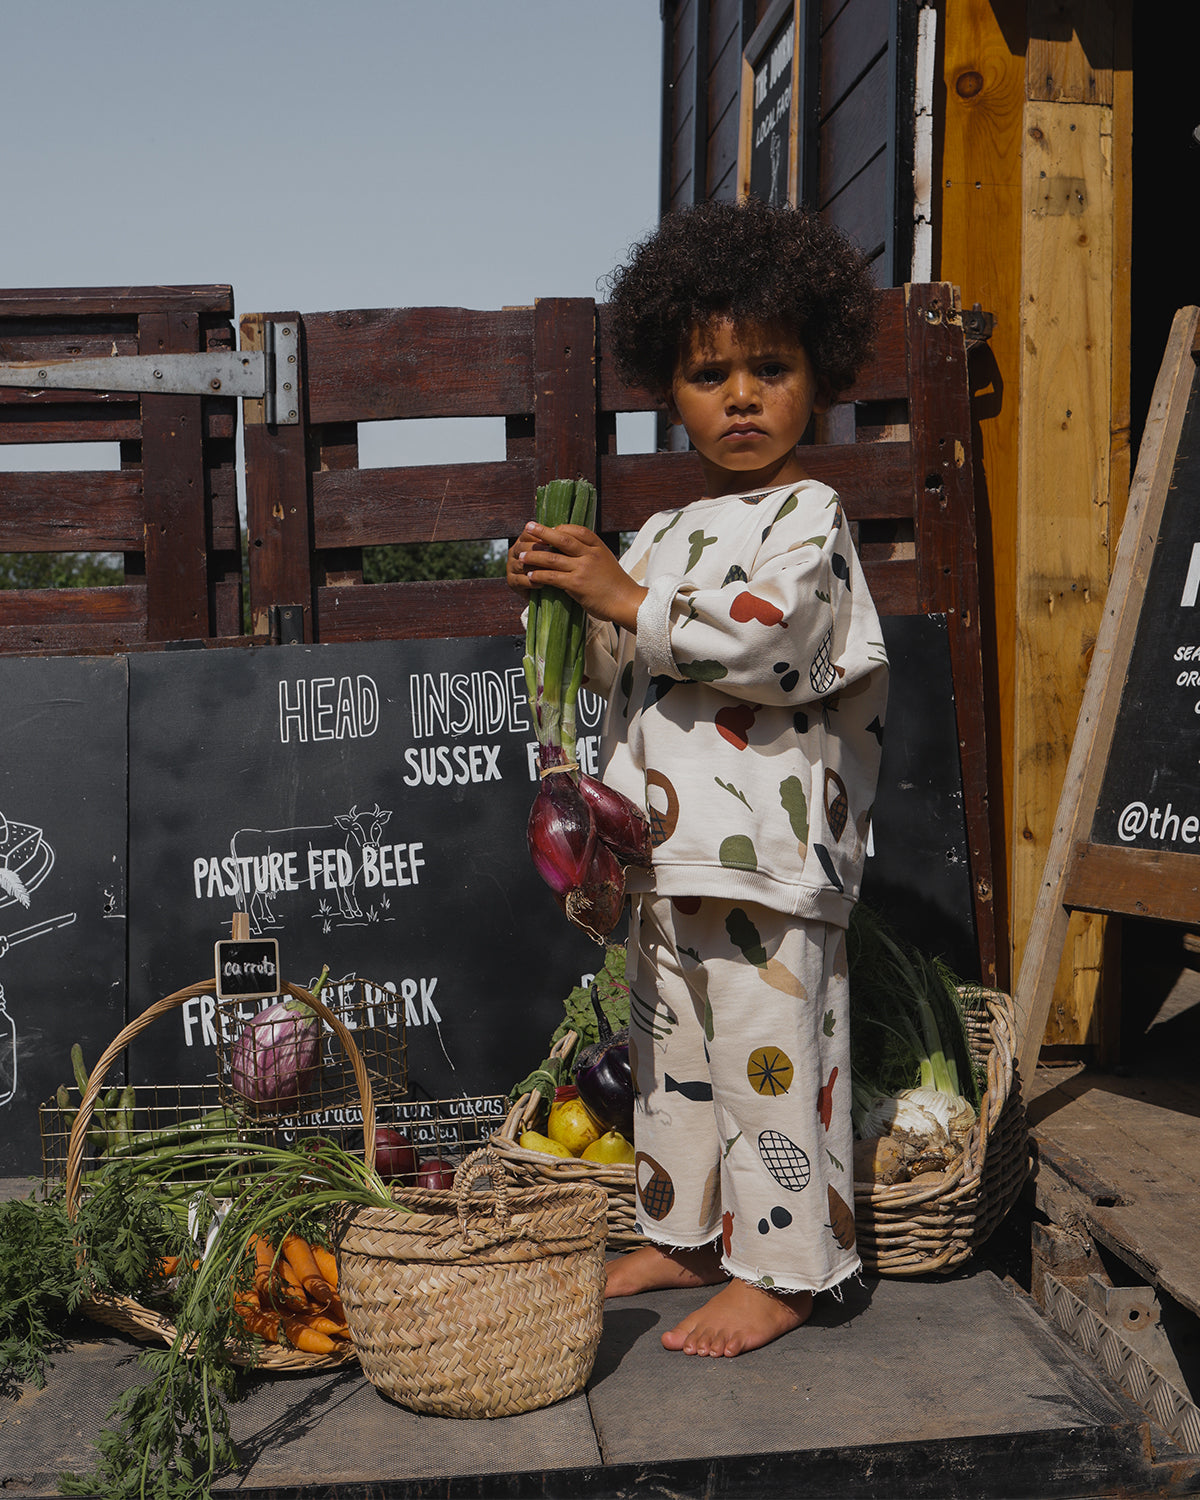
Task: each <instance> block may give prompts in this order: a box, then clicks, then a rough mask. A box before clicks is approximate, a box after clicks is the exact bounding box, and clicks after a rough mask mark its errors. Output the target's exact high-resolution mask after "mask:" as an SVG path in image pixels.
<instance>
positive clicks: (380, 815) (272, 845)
mask: <svg viewBox="0 0 1200 1500" xmlns="http://www.w3.org/2000/svg"><path fill="white" fill-rule="evenodd" d="M391 816H392V813H391V809H390V808H382V807H380V806H379V803H378V802H376V804H375V806H374V807H373V808H371V810H370V811H363V812H360V811H359V810H358V804H357V803H355V805H354V806H353V807H352V808H351V809H350V811H349V812H347V813H338V814H337V815H336V816H335V817H334V819H333V821H332V822H331V823H311V824H305V825H304V826H301V827H293V828H239V829H238V830H237V831H236V832H235V833H234V834H233V835H232V837H231V838H230V840H229V852H230V854H231V855H232V856H233V867H234V870H235V871H236V883H237V892H236V899H237V901H238V904H239V907H240V909H241V910H242V911H245V912H246V913H248V915H249V917H250V932H251V934H252V935H253V936H255V937H257V936H259V935H261V934H262V933H263V932H264V931H267V930H269V929H273V928H280V927H282V926H283V923H282V922H281V921H280V919H279V917H278V916H277V915H276V912H275V905H274V900H275V898H276V897H277V896H278V895H279V894H280V892H282V891H284V890H286V889H287V887H286V884H285V878H284V861H285V859H286V856H287V855H288V854H295V855H296V856H297V858H296V861H295V866H296V873H297V875H298V877H299V879H300V881H301V882H302V883H303V884H307V881H308V863H307V860H308V851H309V850H310V849H327V848H330V847H340V848H342V849H343V850H344V851H345V853H346V855H347V856H348V858H349V865H350V872H351V873H350V878H349V880H348V881H344V880H339V881H338V882H337V884H336V885H335V886H334V887H333V889H332V891H331V892H330V894H331V895H333V896H334V897H335V899H336V901H337V907H338V911H337V918H338V920H339V921H340V922H343V923H344V922H355V921H361V920H362V908H361V907H360V906H359V903H358V890H357V888H358V880H359V876H360V875H361V873H362V865H363V850H364V849H372V850H378V848H379V839H380V835H381V834H382V832H383V830H384V827H385V826H386V824H387V822H388V820H389V819H390V818H391ZM247 862H248V863H247Z"/></svg>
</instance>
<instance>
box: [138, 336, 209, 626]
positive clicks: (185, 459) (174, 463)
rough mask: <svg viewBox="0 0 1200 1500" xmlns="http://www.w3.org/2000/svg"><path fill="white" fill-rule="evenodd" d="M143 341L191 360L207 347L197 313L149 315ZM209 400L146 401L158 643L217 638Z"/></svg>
mask: <svg viewBox="0 0 1200 1500" xmlns="http://www.w3.org/2000/svg"><path fill="white" fill-rule="evenodd" d="M138 335H139V337H138V343H139V347H140V352H141V353H143V354H187V353H191V352H193V351H195V350H196V349H197V348H198V347H199V343H200V329H199V323H198V319H197V316H196V314H195V313H193V312H190V311H184V312H178V311H170V312H163V313H159V312H154V313H143V314H142V316H141V317H140V318H139V320H138ZM201 401H202V398H201V397H200V396H183V395H177V394H175V393H171V392H163V393H162V394H159V393H156V392H151V393H149V394H147V395H144V396H143V397H142V485H143V502H144V516H145V539H144V541H143V544H142V545H143V550H144V551H145V555H146V632H147V635H148V636H149V638H150V639H151V640H158V641H175V640H197V639H202V638H203V637H205V636H208V635H211V634H212V622H211V620H210V619H209V607H208V555H207V549H208V537H207V528H206V526H205V514H204V512H205V475H204V433H203V429H202V426H201ZM131 550H133V549H131Z"/></svg>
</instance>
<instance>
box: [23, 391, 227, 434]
mask: <svg viewBox="0 0 1200 1500" xmlns="http://www.w3.org/2000/svg"><path fill="white" fill-rule="evenodd" d="M13 394H14V395H15V396H17V397H18V398H19V399H17V400H14V401H12V402H6V401H4V400H2V399H0V445H3V444H5V443H120V442H124V441H126V440H128V439H137V438H139V437H140V436H141V431H142V413H141V405H140V403H139V401H138V399H137V398H136V397H135V398H134V400H133V401H132V402H131V401H130V399H129V393H128V392H127V391H123V392H121V393H120V395H119V397H118V395H117V393H116V392H112V393H111V394H106V395H99V396H98V397H97V399H96V401H95V402H93V401H91V400H89V399H88V397H89V394H90V393H88V392H79V393H78V394H77V395H75V396H70V397H69V399H68V400H66V401H62V402H60V401H51V400H49V399H47V400H46V401H44V402H42V401H37V400H33V399H31V398H29V397H27V396H25V395H24V393H23V392H13ZM57 394H59V395H62V394H64V393H62V392H58V393H57ZM47 395H49V393H47ZM225 405H226V404H225V403H220V404H218V403H217V402H214V401H205V403H204V413H203V417H202V421H203V424H204V426H203V430H204V437H205V440H206V441H207V440H210V439H216V438H228V439H233V438H234V437H236V436H237V418H236V416H235V415H234V413H233V412H232V411H229V410H226V409H225Z"/></svg>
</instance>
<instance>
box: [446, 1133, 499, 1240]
mask: <svg viewBox="0 0 1200 1500" xmlns="http://www.w3.org/2000/svg"><path fill="white" fill-rule="evenodd" d="M480 1177H490V1178H491V1181H492V1194H493V1197H494V1199H495V1203H494V1205H493V1208H492V1212H493V1213H494V1215H495V1218H496V1223H497V1226H498V1227H499V1229H500V1231H501V1232H502V1233H503V1231H504V1230H505V1229H507V1228H508V1177H507V1174H506V1173H505V1171H504V1163H503V1162H502V1161H501V1160H500V1158H499V1156H497V1154H496V1153H495V1152H494V1151H493V1150H492V1148H491V1147H490V1146H480V1147H479V1148H478V1150H475V1151H472V1152H471V1154H470V1156H467V1157H465V1158H464V1159H463V1162H462V1164H461V1166H460V1167H459V1169H458V1171H457V1172H455V1174H454V1197H455V1206H456V1208H457V1209H458V1230H459V1233H460V1234H461V1235H462V1237H463V1240H464V1241H469V1240H470V1239H471V1238H472V1237H473V1235H474V1234H475V1231H474V1230H472V1229H471V1228H470V1226H469V1225H468V1223H467V1210H468V1202H469V1199H470V1198H471V1197H472V1189H473V1187H474V1186H475V1182H476V1180H477V1179H478V1178H480Z"/></svg>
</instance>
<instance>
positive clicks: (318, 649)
mask: <svg viewBox="0 0 1200 1500" xmlns="http://www.w3.org/2000/svg"><path fill="white" fill-rule="evenodd" d="M522 649H523V646H522V642H521V641H520V640H518V639H517V638H516V637H512V638H503V637H501V638H488V637H481V638H477V639H470V640H419V641H395V642H389V641H383V642H367V643H362V644H354V645H341V644H326V645H315V646H300V645H296V646H275V647H262V648H260V649H253V650H243V651H210V652H167V653H161V654H155V655H150V654H145V655H136V656H132V657H131V658H130V660H129V696H130V706H129V715H130V767H129V786H130V871H129V882H130V928H129V950H130V952H129V957H130V1002H129V1003H130V1011H131V1013H133V1014H136V1013H138V1012H139V1011H140V1010H142V1009H144V1008H145V1007H146V1006H147V1005H148V1004H150V1003H151V1002H152V1001H154V1000H156V999H158V998H159V997H160V996H162V995H167V994H172V993H174V992H175V991H177V990H179V989H180V988H182V987H184V986H186V985H187V984H189V983H193V982H196V981H199V980H202V979H203V978H204V977H205V976H206V975H208V976H211V974H212V955H213V944H214V942H215V941H216V940H217V939H219V938H223V937H225V936H226V935H227V934H228V933H229V924H230V918H231V914H232V913H233V912H234V911H235V910H236V911H245V912H246V914H247V917H248V926H249V938H250V940H251V941H252V942H254V941H259V940H262V939H270V938H274V939H277V940H278V941H279V943H280V949H281V952H282V955H283V959H282V962H283V973H282V976H281V977H282V978H283V980H285V981H287V982H289V983H292V984H296V985H300V986H303V987H304V988H311V987H312V985H313V984H314V983H315V982H316V980H317V977H318V976H319V974H320V972H321V969H322V968H323V967H324V966H325V965H328V968H329V977H328V980H327V981H326V986H325V988H324V990H323V991H322V999H323V1000H324V1001H325V1003H326V1004H327V1005H328V1006H330V1007H331V1008H332V1009H334V1010H335V1012H336V1011H338V1010H339V1003H340V997H341V996H342V995H346V996H348V997H351V998H352V997H353V992H354V988H355V987H354V985H353V983H352V981H353V980H354V978H355V977H356V976H357V977H358V978H361V979H365V980H369V981H371V982H372V983H373V984H375V985H377V986H379V987H380V988H381V989H382V990H384V991H388V992H391V993H393V994H394V995H395V997H396V1004H395V1007H394V1010H393V1013H394V1014H395V1016H396V1017H397V1018H398V1023H399V1018H402V1020H403V1024H404V1028H405V1036H406V1045H407V1064H408V1078H409V1091H410V1093H411V1094H412V1095H413V1096H414V1097H416V1098H427V1099H444V1098H453V1097H462V1096H475V1095H483V1094H493V1093H497V1092H507V1091H508V1090H509V1089H510V1088H511V1087H512V1086H513V1085H514V1084H515V1083H517V1082H518V1081H519V1080H520V1079H522V1078H524V1077H525V1076H526V1074H527V1073H529V1072H530V1071H531V1070H532V1068H534V1067H535V1066H536V1065H537V1064H538V1063H539V1062H540V1061H541V1060H542V1057H543V1056H544V1055H545V1049H546V1047H547V1046H548V1043H549V1038H550V1035H551V1033H552V1032H553V1030H554V1028H555V1027H556V1026H557V1025H558V1023H559V1021H560V1020H561V1019H562V1014H563V1011H562V1002H563V999H564V997H565V996H566V995H567V993H568V992H569V991H570V990H571V989H572V988H573V987H574V986H575V985H577V984H578V983H579V982H580V980H581V979H582V977H583V976H584V975H585V974H591V973H594V972H595V971H596V969H598V968H599V966H600V964H601V962H602V961H603V949H602V948H601V947H600V945H599V944H597V943H595V942H593V941H592V940H591V939H590V938H588V937H587V936H586V935H584V934H583V933H581V932H579V931H578V929H576V928H574V927H572V926H571V925H570V924H569V923H568V922H567V921H566V919H565V918H564V917H563V915H562V913H561V912H560V911H559V909H558V907H557V905H556V904H555V902H554V899H553V897H552V896H551V894H550V892H549V890H548V889H547V888H546V886H545V885H543V884H542V882H541V881H540V880H539V878H538V877H537V875H536V873H535V871H534V870H533V866H532V862H531V860H530V858H529V852H528V849H527V847H526V843H525V824H526V821H527V818H528V815H529V809H530V807H531V805H532V803H533V798H534V794H535V791H536V785H537V782H536V772H535V764H534V749H535V742H534V736H533V732H532V729H531V727H530V722H529V716H528V702H527V699H526V696H525V694H526V689H525V682H524V674H523V671H522V667H521V653H522ZM601 707H602V705H601V703H600V700H599V699H596V698H594V697H593V696H592V695H585V697H584V700H583V702H582V703H581V743H580V749H581V758H582V760H583V762H584V764H585V766H594V758H595V755H596V750H597V733H598V730H597V725H598V722H599V717H600V711H601ZM622 935H623V934H620V933H618V934H617V935H616V936H617V937H618V938H620V937H621V936H622ZM347 1003H349V1000H348V1001H347ZM220 1024H221V1018H220V1013H219V1012H218V1011H217V1009H216V1002H215V998H214V997H213V996H212V995H211V994H208V995H197V996H196V997H195V998H194V999H188V1000H185V1001H184V1003H183V1004H182V1006H181V1007H180V1008H179V1010H178V1011H177V1012H176V1013H173V1014H172V1016H171V1017H170V1018H164V1019H163V1020H162V1021H160V1022H158V1023H156V1025H155V1026H154V1027H152V1028H148V1029H147V1030H146V1031H144V1032H143V1033H142V1034H141V1035H139V1036H138V1037H137V1038H136V1039H135V1040H134V1042H133V1043H132V1044H131V1047H130V1070H131V1079H132V1081H133V1082H135V1083H142V1082H145V1083H162V1082H174V1081H176V1080H179V1081H183V1082H197V1083H199V1082H205V1081H208V1080H209V1079H211V1078H212V1077H213V1076H214V1074H215V1068H216V1060H217V1051H218V1037H217V1030H216V1028H217V1026H218V1025H220Z"/></svg>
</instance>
